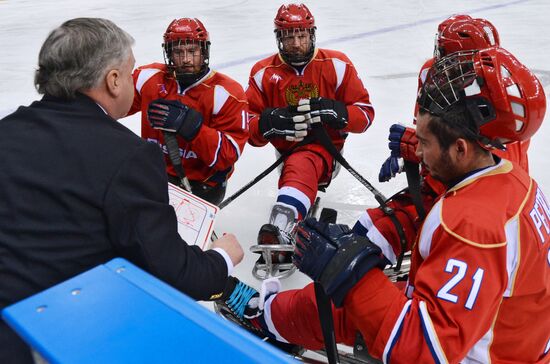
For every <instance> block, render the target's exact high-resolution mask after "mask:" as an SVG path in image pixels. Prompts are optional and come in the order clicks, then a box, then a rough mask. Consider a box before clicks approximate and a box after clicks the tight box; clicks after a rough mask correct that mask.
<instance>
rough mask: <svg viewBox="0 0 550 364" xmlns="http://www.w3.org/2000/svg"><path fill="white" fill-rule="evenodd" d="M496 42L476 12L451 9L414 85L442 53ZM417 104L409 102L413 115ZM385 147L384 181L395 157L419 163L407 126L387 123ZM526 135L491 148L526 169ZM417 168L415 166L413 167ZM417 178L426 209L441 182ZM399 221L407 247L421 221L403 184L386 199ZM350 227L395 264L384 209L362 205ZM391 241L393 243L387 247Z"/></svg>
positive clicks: (392, 232) (397, 167)
mask: <svg viewBox="0 0 550 364" xmlns="http://www.w3.org/2000/svg"><path fill="white" fill-rule="evenodd" d="M499 45H500V37H499V34H498V32H497V30H496V28H495V26H494V25H493V24H491V23H490V22H489V21H488V20H485V19H481V18H472V17H470V16H469V15H463V14H459V15H454V16H451V17H450V18H448V19H446V20H444V21H443V22H442V23H441V24H439V26H438V29H437V35H436V40H435V49H434V57H433V58H431V59H429V60H428V61H426V63H425V64H424V65H423V66H422V68H421V70H420V72H419V75H418V88H419V90H420V88H421V87H422V85H423V83H424V81H425V79H426V74H427V71H428V70H429V69H430V67H431V66H432V65H433V64H434V62H436V61H437V60H438V59H440V58H441V57H442V56H445V55H449V54H451V53H454V52H458V51H467V50H479V49H484V48H489V47H493V46H499ZM417 112H418V105H417V104H416V105H415V115H416V113H417ZM389 140H390V143H389V147H390V150H391V156H390V157H389V158H388V159H387V160H386V161H385V162H384V163H383V165H382V167H381V169H380V174H379V180H380V182H384V181H388V180H389V179H391V178H392V177H394V176H395V175H396V174H397V173H399V172H401V171H402V170H403V163H402V161H401V158H402V159H403V160H405V161H408V162H411V163H413V164H416V165H419V164H420V161H419V159H418V158H417V157H416V155H415V149H416V145H417V138H416V135H415V130H414V129H413V128H409V127H404V126H402V125H398V124H395V125H392V126H391V128H390V135H389ZM528 146H529V139H527V140H524V141H519V142H513V143H508V144H506V150H500V149H494V150H493V151H492V152H493V153H494V154H496V155H498V156H500V157H502V158H506V159H508V160H510V161H512V162H516V163H518V164H519V165H520V166H521V167H522V168H523V169H525V170H526V171H527V172H528V162H527V148H528ZM416 168H418V167H416ZM422 176H423V181H422V184H421V186H420V194H421V200H422V203H421V205H422V206H421V207H420V208H423V209H424V210H426V211H429V210H430V208H431V207H432V205H433V203H434V201H435V198H436V197H437V196H438V195H440V194H441V193H443V192H444V191H445V188H446V186H445V185H444V184H443V183H441V182H440V181H438V180H436V179H434V178H433V177H432V176H430V175H429V174H428V173H427V171H425V170H424V171H422ZM389 206H391V207H392V208H393V209H394V211H395V213H396V216H397V218H398V219H399V221H400V223H401V225H402V226H403V233H404V235H405V236H406V240H407V243H408V245H409V248H410V244H411V243H412V241H413V239H414V237H415V236H416V232H417V230H418V228H419V226H420V224H421V222H422V218H421V217H419V213H418V207H417V206H416V205H415V204H414V203H413V201H412V197H411V193H410V191H409V190H407V191H406V192H405V193H400V194H397V195H396V196H394V197H393V198H392V200H391V202H389ZM354 230H355V231H356V232H357V233H359V234H362V235H366V236H367V237H368V238H369V239H371V240H373V241H376V242H377V243H378V244H380V245H381V246H384V247H385V248H384V253H385V254H387V255H386V256H387V257H388V259H389V260H390V261H391V262H392V264H395V263H396V261H397V257H396V256H394V254H393V250H394V249H395V250H397V251H398V255H399V254H401V247H400V240H399V234H398V232H397V227H396V226H395V225H394V224H393V222H392V221H391V220H390V218H389V217H388V216H386V214H385V213H384V212H383V211H382V210H381V209H378V208H375V209H368V210H367V211H366V212H365V213H364V214H363V215H362V216H361V218H360V219H359V221H358V222H357V224H356V225H355V227H354ZM392 247H393V249H392Z"/></svg>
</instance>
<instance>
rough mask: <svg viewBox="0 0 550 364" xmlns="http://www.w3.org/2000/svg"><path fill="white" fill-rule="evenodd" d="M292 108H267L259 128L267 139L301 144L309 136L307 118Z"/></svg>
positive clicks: (259, 122) (261, 116) (261, 117)
mask: <svg viewBox="0 0 550 364" xmlns="http://www.w3.org/2000/svg"><path fill="white" fill-rule="evenodd" d="M295 110H296V109H295V108H292V107H291V106H287V107H278V108H267V109H265V110H264V111H263V112H262V114H261V115H260V120H259V121H258V127H259V129H260V133H262V135H263V137H264V138H266V139H268V140H269V139H273V138H283V137H284V138H285V139H286V140H288V141H291V142H299V141H301V140H303V139H304V138H305V136H306V135H307V123H306V117H305V115H303V114H300V113H298V112H296V111H295Z"/></svg>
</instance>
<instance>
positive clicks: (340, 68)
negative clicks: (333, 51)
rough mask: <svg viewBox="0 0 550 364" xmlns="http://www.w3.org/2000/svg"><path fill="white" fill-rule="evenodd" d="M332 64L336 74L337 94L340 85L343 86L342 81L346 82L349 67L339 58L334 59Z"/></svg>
mask: <svg viewBox="0 0 550 364" xmlns="http://www.w3.org/2000/svg"><path fill="white" fill-rule="evenodd" d="M332 64H333V65H334V72H335V73H336V89H335V90H334V92H336V91H338V89H339V88H340V85H341V84H342V81H343V80H344V75H345V74H346V67H347V65H346V62H344V61H342V60H340V59H338V58H333V59H332Z"/></svg>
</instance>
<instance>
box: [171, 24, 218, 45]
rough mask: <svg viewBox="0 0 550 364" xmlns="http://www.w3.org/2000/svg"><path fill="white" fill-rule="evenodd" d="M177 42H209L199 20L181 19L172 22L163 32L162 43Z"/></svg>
mask: <svg viewBox="0 0 550 364" xmlns="http://www.w3.org/2000/svg"><path fill="white" fill-rule="evenodd" d="M177 40H196V41H203V42H209V41H210V36H209V35H208V31H207V30H206V28H205V27H204V25H203V24H202V22H201V21H200V20H199V19H197V18H195V19H191V18H182V19H174V20H172V22H171V23H170V25H168V28H167V29H166V32H164V43H167V42H173V41H177Z"/></svg>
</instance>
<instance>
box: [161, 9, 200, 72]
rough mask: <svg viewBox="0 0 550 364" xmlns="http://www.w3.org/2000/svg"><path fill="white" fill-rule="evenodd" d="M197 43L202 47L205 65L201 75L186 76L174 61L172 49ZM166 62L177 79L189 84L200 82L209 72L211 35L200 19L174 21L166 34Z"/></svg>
mask: <svg viewBox="0 0 550 364" xmlns="http://www.w3.org/2000/svg"><path fill="white" fill-rule="evenodd" d="M189 43H196V44H199V46H200V47H201V52H202V56H203V64H202V67H201V70H200V71H199V73H198V74H197V73H194V74H186V73H182V72H178V69H177V67H176V66H175V65H174V62H173V60H172V49H173V47H174V46H176V45H180V44H189ZM162 47H163V49H164V61H165V63H166V65H167V66H168V69H169V71H171V72H172V73H173V74H174V75H175V76H176V78H178V79H182V80H183V79H185V80H187V82H189V81H193V80H198V78H200V77H202V76H203V75H204V74H205V73H206V71H207V70H208V63H209V60H210V35H209V34H208V31H207V30H206V28H205V26H204V25H203V24H202V22H201V21H200V20H199V19H196V18H195V19H191V18H181V19H174V20H172V22H171V23H170V25H168V28H167V29H166V32H164V43H162Z"/></svg>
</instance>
